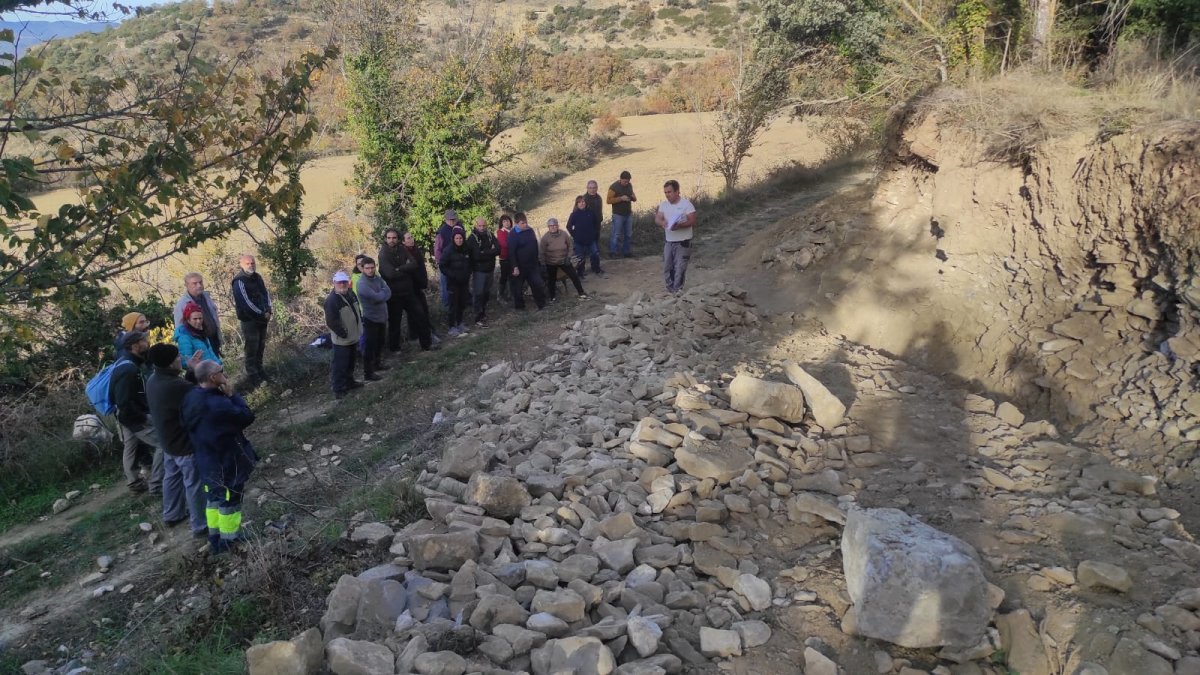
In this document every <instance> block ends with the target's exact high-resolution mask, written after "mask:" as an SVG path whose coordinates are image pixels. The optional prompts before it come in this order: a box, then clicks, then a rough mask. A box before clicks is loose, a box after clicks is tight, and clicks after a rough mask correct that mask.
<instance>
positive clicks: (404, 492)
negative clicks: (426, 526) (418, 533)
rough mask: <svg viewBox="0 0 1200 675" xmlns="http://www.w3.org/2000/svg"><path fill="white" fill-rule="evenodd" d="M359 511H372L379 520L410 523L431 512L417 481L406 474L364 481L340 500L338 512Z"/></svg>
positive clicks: (348, 513)
mask: <svg viewBox="0 0 1200 675" xmlns="http://www.w3.org/2000/svg"><path fill="white" fill-rule="evenodd" d="M359 511H369V512H370V513H371V514H372V515H373V516H374V517H375V518H378V519H379V520H400V521H401V522H403V523H406V524H407V523H411V522H414V521H417V520H420V519H421V518H425V517H428V515H429V512H428V511H426V510H425V498H424V497H422V496H421V493H420V492H418V491H417V487H416V485H415V484H414V483H413V481H412V480H409V479H403V478H390V479H388V480H385V481H382V482H380V483H375V484H373V485H364V486H362V487H360V488H358V489H357V490H354V491H353V492H351V493H350V494H348V495H346V497H345V498H344V499H342V501H340V502H339V503H338V514H339V515H340V516H342V517H343V518H349V517H350V516H352V515H354V514H356V513H358V512H359Z"/></svg>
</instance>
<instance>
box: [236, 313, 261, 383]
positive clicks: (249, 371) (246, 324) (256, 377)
mask: <svg viewBox="0 0 1200 675" xmlns="http://www.w3.org/2000/svg"><path fill="white" fill-rule="evenodd" d="M242 339H243V340H245V342H246V377H247V378H249V379H250V380H251V381H253V382H256V383H257V382H262V381H263V380H266V379H267V373H266V371H265V370H263V351H264V350H265V349H266V348H267V324H265V323H263V322H261V321H243V322H242Z"/></svg>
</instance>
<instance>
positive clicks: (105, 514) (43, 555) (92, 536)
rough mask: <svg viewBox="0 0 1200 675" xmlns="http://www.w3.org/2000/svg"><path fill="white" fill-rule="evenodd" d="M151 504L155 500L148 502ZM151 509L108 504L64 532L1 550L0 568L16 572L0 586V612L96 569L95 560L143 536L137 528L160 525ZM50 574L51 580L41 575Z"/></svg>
mask: <svg viewBox="0 0 1200 675" xmlns="http://www.w3.org/2000/svg"><path fill="white" fill-rule="evenodd" d="M151 501H153V500H151ZM152 506H153V505H152V504H151V505H148V506H146V507H144V508H141V509H137V510H135V511H132V512H131V510H130V508H129V506H128V504H126V503H120V504H112V505H109V506H108V507H106V508H103V509H100V510H98V511H96V512H94V513H90V514H88V515H87V516H85V517H84V518H83V519H81V520H80V521H79V522H77V523H75V524H74V525H72V526H71V527H70V528H68V529H67V530H66V531H64V532H60V533H57V534H51V535H46V536H42V537H37V538H34V539H30V540H27V541H24V542H21V543H19V544H16V545H14V546H11V547H9V548H7V549H5V550H4V551H0V569H5V570H7V569H15V570H16V573H14V574H13V575H11V576H9V577H7V578H6V579H5V580H4V584H2V585H0V607H9V606H11V605H12V604H13V603H14V602H15V601H17V600H19V599H20V598H22V597H24V596H25V595H27V594H28V593H30V592H32V591H35V590H39V589H45V588H57V587H59V586H61V585H63V584H65V583H70V582H73V581H74V580H75V577H76V576H77V575H79V574H80V573H82V572H84V571H85V570H87V569H89V568H92V567H94V566H95V564H96V557H97V556H99V555H105V554H107V555H114V556H115V554H116V552H117V551H120V550H121V549H123V548H125V547H126V545H127V544H128V543H129V542H131V541H133V540H134V539H136V538H138V537H141V536H145V535H143V534H142V533H141V532H140V531H139V530H138V529H137V524H138V522H140V521H142V520H149V521H150V522H152V523H157V522H158V517H157V514H150V515H147V514H146V513H145V509H149V510H151V511H153V508H152ZM45 572H49V573H50V574H49V576H47V577H44V578H43V577H42V574H43V573H45Z"/></svg>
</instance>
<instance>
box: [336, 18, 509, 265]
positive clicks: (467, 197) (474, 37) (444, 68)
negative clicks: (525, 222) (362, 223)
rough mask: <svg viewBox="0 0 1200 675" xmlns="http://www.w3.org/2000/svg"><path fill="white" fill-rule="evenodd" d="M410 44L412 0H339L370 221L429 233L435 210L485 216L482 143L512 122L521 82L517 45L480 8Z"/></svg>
mask: <svg viewBox="0 0 1200 675" xmlns="http://www.w3.org/2000/svg"><path fill="white" fill-rule="evenodd" d="M460 10H461V16H463V17H464V23H463V24H462V25H460V26H458V27H453V28H452V29H447V30H446V31H445V32H446V34H445V35H444V36H443V38H444V39H442V40H439V41H438V42H437V43H436V44H434V45H432V46H429V47H428V48H426V49H424V50H421V51H419V52H418V51H417V50H415V49H414V48H413V45H415V44H418V43H419V35H418V34H417V30H418V29H417V26H416V19H415V17H416V3H415V0H404V1H403V2H393V1H392V0H342V1H341V3H340V4H338V5H337V7H336V17H337V19H338V21H339V22H340V27H341V31H342V33H343V36H344V40H345V44H346V48H347V55H346V59H345V65H346V73H347V98H346V103H347V107H348V109H349V113H348V121H349V124H350V127H351V129H352V132H353V133H354V135H355V137H356V138H357V140H358V142H359V162H358V165H357V166H356V168H355V183H356V185H357V187H358V189H359V192H360V195H361V197H362V198H363V199H364V201H366V202H367V203H368V204H370V205H371V206H372V207H373V210H374V215H375V219H376V224H377V226H378V228H379V229H382V228H385V227H392V226H396V225H399V224H402V223H406V226H407V228H408V229H409V230H410V231H412V232H413V233H414V235H415V236H416V237H417V238H418V239H422V240H425V241H428V240H429V239H431V238H432V235H433V233H434V231H435V230H436V228H437V225H438V223H439V222H441V216H442V213H443V212H444V211H445V209H448V208H453V209H455V210H457V211H458V212H459V215H460V217H462V218H464V220H465V219H466V218H469V217H472V216H476V215H490V214H491V212H492V210H493V209H494V207H495V197H494V194H493V190H492V187H491V185H490V184H488V183H487V182H485V181H483V180H481V175H482V174H483V172H484V170H485V169H487V168H488V167H489V165H490V163H489V160H488V154H487V149H488V145H489V143H490V142H491V140H492V139H493V138H495V136H496V135H497V134H499V133H500V131H502V130H504V129H505V128H507V127H508V126H509V125H511V123H512V119H511V116H510V111H511V109H512V108H513V106H514V103H515V102H516V100H517V98H518V97H519V96H520V94H521V87H522V86H523V85H524V84H525V83H526V82H527V81H528V72H527V67H526V66H527V60H526V48H525V45H524V44H522V43H519V42H513V41H512V39H511V36H510V35H509V34H508V33H507V32H506V31H502V30H500V29H499V27H498V26H496V25H495V24H494V23H493V22H491V21H490V19H489V18H488V17H487V16H486V14H485V13H483V12H482V11H481V10H480V11H479V12H477V11H476V9H475V8H472V7H462V8H460Z"/></svg>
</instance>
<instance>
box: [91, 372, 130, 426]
mask: <svg viewBox="0 0 1200 675" xmlns="http://www.w3.org/2000/svg"><path fill="white" fill-rule="evenodd" d="M122 363H129V364H132V363H133V362H132V361H130V360H129V359H126V358H120V359H117V361H116V363H113V364H111V365H108V366H105V367H104V368H101V369H100V372H98V373H96V376H95V377H93V378H92V379H90V380H88V383H87V388H86V389H85V391H87V397H88V401H90V402H91V404H92V407H93V408H95V409H96V412H98V413H100V414H101V415H113V414H115V413H116V412H117V404H116V403H114V402H113V400H112V376H113V373H115V372H117V366H119V365H121V364H122Z"/></svg>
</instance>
